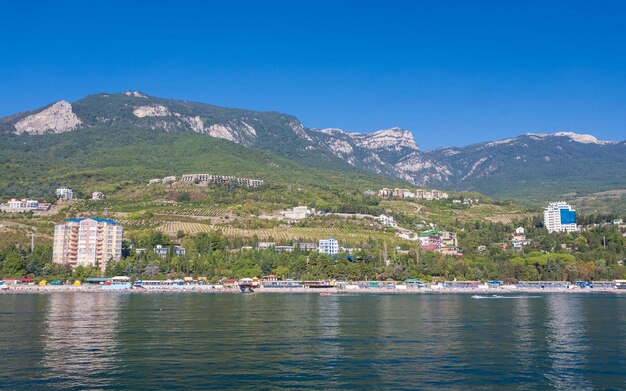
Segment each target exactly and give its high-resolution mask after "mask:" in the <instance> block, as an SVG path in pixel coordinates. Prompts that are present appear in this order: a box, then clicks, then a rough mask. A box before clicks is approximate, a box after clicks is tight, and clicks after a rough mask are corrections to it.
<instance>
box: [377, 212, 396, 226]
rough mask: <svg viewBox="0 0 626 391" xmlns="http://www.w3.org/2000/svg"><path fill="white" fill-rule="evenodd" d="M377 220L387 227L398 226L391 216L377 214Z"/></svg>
mask: <svg viewBox="0 0 626 391" xmlns="http://www.w3.org/2000/svg"><path fill="white" fill-rule="evenodd" d="M378 221H380V223H381V224H382V225H386V226H388V227H392V228H395V227H397V226H398V224H396V222H395V220H394V219H393V216H387V215H384V214H382V215H380V216H378Z"/></svg>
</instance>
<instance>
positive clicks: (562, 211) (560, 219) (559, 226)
mask: <svg viewBox="0 0 626 391" xmlns="http://www.w3.org/2000/svg"><path fill="white" fill-rule="evenodd" d="M543 225H544V226H545V227H546V228H547V229H548V232H550V233H552V232H576V231H578V227H577V226H576V210H575V209H572V207H571V206H570V205H569V204H567V203H565V202H552V203H550V204H549V205H548V207H547V208H545V209H544V210H543Z"/></svg>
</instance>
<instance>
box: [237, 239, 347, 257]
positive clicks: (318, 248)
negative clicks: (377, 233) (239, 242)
mask: <svg viewBox="0 0 626 391" xmlns="http://www.w3.org/2000/svg"><path fill="white" fill-rule="evenodd" d="M241 249H242V250H253V249H254V248H253V247H251V246H244V247H242V248H241ZM256 249H257V250H258V251H262V250H273V251H275V252H277V253H280V252H292V251H294V250H297V249H299V250H302V251H313V252H317V253H320V254H326V255H330V256H334V255H337V254H339V252H341V251H344V252H347V253H352V252H353V251H355V250H358V249H354V248H351V247H341V246H340V245H339V242H338V241H337V239H335V238H328V239H321V240H319V241H318V242H317V243H313V242H300V243H295V244H294V245H289V246H280V245H277V244H276V243H275V242H259V243H257V246H256Z"/></svg>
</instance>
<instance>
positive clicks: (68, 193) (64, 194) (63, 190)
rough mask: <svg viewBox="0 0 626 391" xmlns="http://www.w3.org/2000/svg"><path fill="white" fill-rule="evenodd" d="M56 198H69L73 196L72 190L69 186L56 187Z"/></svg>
mask: <svg viewBox="0 0 626 391" xmlns="http://www.w3.org/2000/svg"><path fill="white" fill-rule="evenodd" d="M56 194H57V198H59V199H65V200H71V199H73V198H74V192H73V191H72V189H70V188H69V187H60V188H58V189H57V192H56Z"/></svg>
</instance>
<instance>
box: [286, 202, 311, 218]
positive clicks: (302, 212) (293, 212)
mask: <svg viewBox="0 0 626 391" xmlns="http://www.w3.org/2000/svg"><path fill="white" fill-rule="evenodd" d="M280 214H282V215H283V216H284V217H285V218H286V219H291V220H302V219H305V218H307V217H309V216H312V215H314V214H315V209H313V208H309V207H308V206H306V205H305V206H296V207H295V208H293V209H288V210H285V211H282V212H280Z"/></svg>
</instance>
